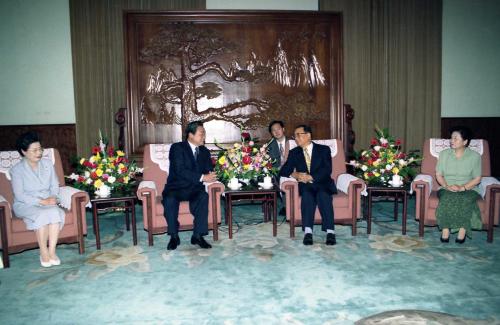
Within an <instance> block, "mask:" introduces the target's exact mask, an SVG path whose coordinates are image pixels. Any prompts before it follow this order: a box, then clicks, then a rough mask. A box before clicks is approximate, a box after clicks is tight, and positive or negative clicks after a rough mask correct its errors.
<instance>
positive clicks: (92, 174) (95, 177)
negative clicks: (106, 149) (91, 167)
mask: <svg viewBox="0 0 500 325" xmlns="http://www.w3.org/2000/svg"><path fill="white" fill-rule="evenodd" d="M90 178H92V179H97V178H98V177H97V174H96V173H95V172H92V173H90Z"/></svg>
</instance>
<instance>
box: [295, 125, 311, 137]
mask: <svg viewBox="0 0 500 325" xmlns="http://www.w3.org/2000/svg"><path fill="white" fill-rule="evenodd" d="M299 128H303V129H304V132H306V133H310V134H311V138H312V135H313V130H312V127H310V126H309V125H306V124H300V125H297V126H296V127H295V130H297V129H299Z"/></svg>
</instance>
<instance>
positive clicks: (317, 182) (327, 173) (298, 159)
mask: <svg viewBox="0 0 500 325" xmlns="http://www.w3.org/2000/svg"><path fill="white" fill-rule="evenodd" d="M294 171H297V172H300V173H307V172H308V171H307V165H306V159H305V158H304V151H303V150H302V148H301V147H296V148H293V149H292V150H290V152H289V154H288V159H287V161H286V163H285V164H284V165H283V167H281V170H280V176H282V177H289V176H290V175H291V174H292V173H293V172H294ZM309 174H310V175H311V176H312V178H313V182H312V183H307V184H304V183H299V193H302V191H303V190H304V188H305V186H312V187H313V188H316V189H324V190H326V191H327V192H329V193H330V194H336V193H337V186H335V181H334V180H333V179H332V177H331V175H332V156H331V151H330V147H328V146H325V145H322V144H317V143H314V142H313V150H312V156H311V172H310V173H309Z"/></svg>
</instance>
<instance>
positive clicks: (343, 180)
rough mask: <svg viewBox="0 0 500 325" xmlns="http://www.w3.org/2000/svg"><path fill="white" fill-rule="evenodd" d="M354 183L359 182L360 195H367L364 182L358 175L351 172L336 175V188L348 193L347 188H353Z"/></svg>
mask: <svg viewBox="0 0 500 325" xmlns="http://www.w3.org/2000/svg"><path fill="white" fill-rule="evenodd" d="M354 184H361V195H364V196H366V195H368V192H366V183H365V182H364V181H363V180H362V179H361V178H359V177H356V176H353V175H351V174H340V175H339V176H338V177H337V190H339V191H341V192H344V193H345V194H349V190H351V191H353V190H354Z"/></svg>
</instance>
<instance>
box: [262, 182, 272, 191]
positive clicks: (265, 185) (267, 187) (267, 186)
mask: <svg viewBox="0 0 500 325" xmlns="http://www.w3.org/2000/svg"><path fill="white" fill-rule="evenodd" d="M259 186H260V187H262V188H263V189H265V190H268V189H270V188H273V186H274V184H272V183H271V184H264V183H259Z"/></svg>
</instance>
